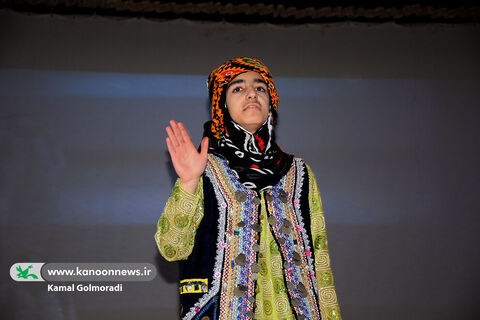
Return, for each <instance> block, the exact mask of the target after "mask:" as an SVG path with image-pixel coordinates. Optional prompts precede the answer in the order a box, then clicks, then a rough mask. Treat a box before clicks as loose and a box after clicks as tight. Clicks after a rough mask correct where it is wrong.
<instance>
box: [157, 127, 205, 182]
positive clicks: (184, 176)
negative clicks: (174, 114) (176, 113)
mask: <svg viewBox="0 0 480 320" xmlns="http://www.w3.org/2000/svg"><path fill="white" fill-rule="evenodd" d="M170 125H171V127H167V128H166V131H167V134H168V138H167V139H166V140H167V147H168V152H169V153H170V157H171V158H172V163H173V167H174V168H175V171H176V172H177V175H178V176H179V177H180V180H181V181H183V182H189V181H194V180H198V179H199V178H200V176H201V175H202V174H203V172H204V171H205V167H206V166H207V150H208V138H203V140H202V144H201V150H200V152H198V151H197V149H196V148H195V146H194V145H193V142H192V140H191V139H190V135H189V134H188V132H187V130H186V129H185V127H184V125H183V124H182V123H180V122H179V123H177V122H175V121H174V120H171V121H170Z"/></svg>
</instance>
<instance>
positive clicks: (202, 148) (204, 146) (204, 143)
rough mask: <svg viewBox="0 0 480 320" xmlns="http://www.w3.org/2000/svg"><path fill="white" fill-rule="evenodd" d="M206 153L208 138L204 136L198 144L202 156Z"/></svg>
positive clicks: (204, 156)
mask: <svg viewBox="0 0 480 320" xmlns="http://www.w3.org/2000/svg"><path fill="white" fill-rule="evenodd" d="M207 153H208V138H207V137H204V138H203V139H202V143H201V144H200V154H201V156H202V157H203V158H206V157H207Z"/></svg>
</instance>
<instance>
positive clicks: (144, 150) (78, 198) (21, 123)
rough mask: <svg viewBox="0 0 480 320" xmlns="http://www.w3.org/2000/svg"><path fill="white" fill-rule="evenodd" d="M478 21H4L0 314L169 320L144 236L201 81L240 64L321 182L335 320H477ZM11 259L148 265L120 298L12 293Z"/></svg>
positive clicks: (35, 286)
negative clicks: (230, 62) (338, 314)
mask: <svg viewBox="0 0 480 320" xmlns="http://www.w3.org/2000/svg"><path fill="white" fill-rule="evenodd" d="M479 36H480V28H479V27H478V25H477V26H468V25H461V26H442V25H435V26H418V27H409V26H397V25H392V24H384V25H376V26H372V25H362V24H357V25H354V24H340V25H326V26H317V25H305V26H294V27H292V26H289V27H288V26H287V27H281V26H280V27H279V26H271V25H267V24H261V25H254V26H245V25H233V24H224V23H193V22H189V21H184V20H179V21H172V22H153V21H148V20H143V19H126V20H109V19H104V18H99V17H90V18H84V17H59V16H50V15H41V16H29V15H21V14H16V13H12V12H8V11H1V12H0V41H1V43H2V48H1V49H0V150H1V151H0V224H1V229H0V248H1V256H2V259H1V262H0V271H1V273H0V274H1V275H2V276H1V277H0V281H1V282H0V301H1V308H2V309H1V318H2V319H15V320H17V319H22V320H23V319H49V320H50V319H116V320H120V319H132V318H133V319H138V320H140V319H142V320H143V319H176V314H177V309H178V297H177V296H178V289H177V281H178V272H177V265H176V264H175V263H168V262H166V261H165V260H164V259H163V258H162V257H161V256H160V255H159V254H158V252H157V248H156V245H155V242H154V238H153V236H154V233H155V231H156V222H157V219H158V218H159V216H160V214H161V211H162V208H163V205H164V203H165V201H166V200H167V198H168V196H169V194H170V190H171V187H172V184H173V183H174V181H175V178H176V176H175V172H174V171H173V168H172V166H171V163H170V161H169V157H168V152H167V150H166V145H165V137H166V134H165V126H166V125H167V124H168V121H169V120H170V119H175V120H178V121H182V122H183V123H185V125H186V127H187V128H188V129H189V131H190V133H191V135H192V137H193V140H194V142H195V143H197V144H198V143H199V142H200V139H201V135H202V130H203V129H202V127H203V123H204V122H205V121H207V120H208V119H209V112H208V97H207V89H206V86H205V81H206V78H207V75H208V73H209V72H210V71H211V70H212V69H213V68H215V67H216V66H218V65H219V64H221V63H222V62H223V61H225V60H226V59H229V58H232V57H237V56H242V55H248V56H253V57H258V58H260V59H261V60H263V61H264V62H265V63H266V64H267V65H268V66H269V67H270V69H271V71H272V73H273V74H274V76H275V80H276V82H277V86H278V90H279V93H280V106H279V123H278V126H277V136H278V143H279V145H280V146H282V147H283V149H284V150H285V151H286V152H289V153H293V154H295V155H296V156H299V157H302V158H303V159H305V160H306V162H307V163H309V164H310V166H311V167H312V169H313V171H314V172H315V174H316V176H317V179H318V183H319V187H320V192H321V195H322V198H323V204H324V209H325V212H326V219H327V230H328V235H329V245H330V251H331V258H332V265H333V270H334V275H335V279H336V288H337V294H338V300H339V303H340V306H341V309H342V313H343V316H344V318H345V319H357V320H361V319H391V320H394V319H422V320H425V319H432V320H433V319H435V320H439V319H452V318H455V319H475V318H478V316H480V312H479V307H478V294H477V287H478V285H479V284H480V281H479V280H480V277H479V276H478V266H479V262H480V252H479V250H478V248H477V247H478V241H479V236H478V230H479V227H480V223H479V221H480V220H479V218H478V212H479V209H480V205H479V197H478V195H477V193H478V192H479V190H480V188H479V187H480V186H479V181H478V177H479V176H480V175H479V171H480V170H479V165H478V163H479V160H480V159H479V158H480V157H479V148H478V137H479V133H480V132H479V131H480V130H479V126H478V119H479V116H480V112H479V110H480V108H479V107H480V106H479V101H480V72H479V71H480V63H479V59H478V57H479V56H480V41H478V40H479V39H480V37H479ZM16 262H47V263H51V262H145V263H152V264H154V265H155V266H156V268H157V269H158V275H157V277H156V278H155V279H154V280H153V281H151V282H128V283H124V285H123V291H122V292H118V293H81V292H73V293H69V292H48V291H47V284H45V283H35V282H29V283H26V282H15V281H13V280H12V279H11V278H10V276H9V269H10V267H11V266H12V264H14V263H16Z"/></svg>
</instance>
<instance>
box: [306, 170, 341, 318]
mask: <svg viewBox="0 0 480 320" xmlns="http://www.w3.org/2000/svg"><path fill="white" fill-rule="evenodd" d="M307 171H308V180H309V194H308V200H309V204H310V219H311V224H312V237H313V247H314V252H315V273H316V274H317V286H318V292H319V304H320V312H321V314H322V319H325V320H339V319H341V316H340V308H339V306H338V301H337V293H336V291H335V285H334V283H333V274H332V269H331V267H330V255H329V253H328V242H327V230H326V227H325V216H324V212H323V206H322V198H321V196H320V192H319V190H318V185H317V180H316V179H315V175H314V174H313V172H312V170H311V169H310V167H309V166H308V165H307Z"/></svg>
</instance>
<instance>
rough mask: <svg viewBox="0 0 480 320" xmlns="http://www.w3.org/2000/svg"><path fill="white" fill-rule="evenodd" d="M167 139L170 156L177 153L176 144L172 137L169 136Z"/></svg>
mask: <svg viewBox="0 0 480 320" xmlns="http://www.w3.org/2000/svg"><path fill="white" fill-rule="evenodd" d="M165 140H166V141H167V149H168V153H170V157H173V156H174V155H175V146H174V145H173V144H172V142H171V141H170V138H167V139H165Z"/></svg>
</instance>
